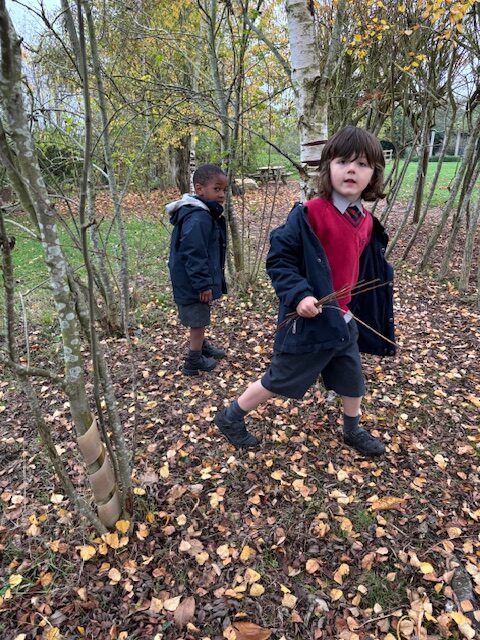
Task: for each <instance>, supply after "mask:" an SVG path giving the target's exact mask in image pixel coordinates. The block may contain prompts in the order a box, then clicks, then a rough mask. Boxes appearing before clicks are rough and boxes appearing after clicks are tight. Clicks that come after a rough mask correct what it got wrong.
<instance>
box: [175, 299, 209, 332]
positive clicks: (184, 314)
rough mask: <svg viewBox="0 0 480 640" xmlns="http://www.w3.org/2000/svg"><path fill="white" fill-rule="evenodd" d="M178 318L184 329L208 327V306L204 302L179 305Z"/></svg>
mask: <svg viewBox="0 0 480 640" xmlns="http://www.w3.org/2000/svg"><path fill="white" fill-rule="evenodd" d="M178 317H179V319H180V322H181V323H182V324H183V326H184V327H191V328H192V329H197V328H199V327H208V325H209V324H210V305H209V304H207V303H206V302H194V303H193V304H179V305H178Z"/></svg>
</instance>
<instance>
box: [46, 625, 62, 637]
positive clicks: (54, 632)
mask: <svg viewBox="0 0 480 640" xmlns="http://www.w3.org/2000/svg"><path fill="white" fill-rule="evenodd" d="M58 638H60V629H59V628H58V627H50V629H49V630H48V631H47V640H58Z"/></svg>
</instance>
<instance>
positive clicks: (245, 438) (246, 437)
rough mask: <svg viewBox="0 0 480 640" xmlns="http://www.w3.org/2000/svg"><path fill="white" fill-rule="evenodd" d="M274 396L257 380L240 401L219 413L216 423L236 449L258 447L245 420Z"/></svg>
mask: <svg viewBox="0 0 480 640" xmlns="http://www.w3.org/2000/svg"><path fill="white" fill-rule="evenodd" d="M274 395H275V394H274V393H272V392H271V391H269V390H268V389H265V387H264V386H263V385H262V383H261V380H257V381H256V382H254V383H253V384H251V385H250V386H249V387H248V389H247V390H246V391H244V392H243V393H242V395H241V396H240V397H239V398H238V400H234V401H233V402H231V403H230V406H228V407H227V408H226V409H223V410H222V411H220V412H219V413H217V415H216V416H215V418H214V422H215V424H216V425H217V427H218V428H219V429H220V431H221V432H222V433H223V435H224V436H225V437H226V438H227V439H228V440H229V441H230V442H231V443H232V444H233V445H235V446H236V447H238V448H240V449H249V448H251V447H256V446H257V445H258V444H259V441H258V439H257V438H256V437H255V436H254V435H252V434H251V433H249V432H248V431H247V429H246V427H245V423H244V421H243V419H244V417H245V416H246V415H247V413H248V412H249V411H252V409H256V408H257V407H258V405H259V404H261V403H262V402H265V401H266V400H268V399H269V398H272V397H273V396H274Z"/></svg>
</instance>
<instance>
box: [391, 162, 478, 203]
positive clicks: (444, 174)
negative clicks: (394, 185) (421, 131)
mask: <svg viewBox="0 0 480 640" xmlns="http://www.w3.org/2000/svg"><path fill="white" fill-rule="evenodd" d="M458 164H459V163H458V162H445V163H444V164H443V165H442V169H441V173H440V177H439V179H438V182H437V186H436V188H435V193H434V194H433V199H432V202H431V205H430V206H432V207H438V206H442V205H443V204H445V203H446V202H447V200H448V196H449V191H448V187H449V185H450V184H451V183H452V181H453V180H454V178H455V175H456V172H457V167H458ZM437 166H438V165H437V163H436V162H429V163H428V169H427V178H426V184H425V189H424V198H426V197H427V196H428V193H429V190H430V185H431V184H432V180H433V176H434V175H435V172H436V170H437ZM401 167H402V165H400V170H401ZM391 168H392V163H390V162H389V163H388V164H387V166H386V170H385V176H388V175H389V173H390V171H391ZM417 168H418V162H411V163H410V164H409V166H408V169H407V173H406V175H405V179H404V181H403V184H402V186H401V188H400V192H399V196H398V199H399V200H400V201H401V202H405V203H407V202H408V201H409V200H410V198H411V195H412V192H413V187H414V184H415V177H416V174H417ZM479 184H480V181H479Z"/></svg>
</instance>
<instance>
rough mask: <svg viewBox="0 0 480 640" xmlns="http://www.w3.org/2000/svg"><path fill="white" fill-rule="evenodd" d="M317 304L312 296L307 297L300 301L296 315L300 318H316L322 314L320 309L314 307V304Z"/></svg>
mask: <svg viewBox="0 0 480 640" xmlns="http://www.w3.org/2000/svg"><path fill="white" fill-rule="evenodd" d="M317 302H318V300H317V299H316V298H314V297H313V296H307V297H306V298H303V300H300V302H299V303H298V304H297V309H296V311H297V313H298V315H299V316H301V317H302V318H314V317H315V316H318V314H319V313H322V307H316V306H315V304H316V303H317Z"/></svg>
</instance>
